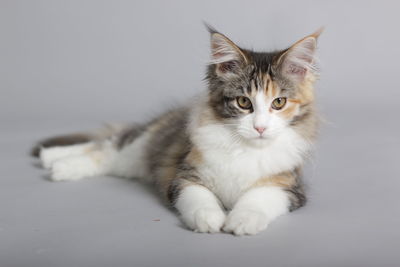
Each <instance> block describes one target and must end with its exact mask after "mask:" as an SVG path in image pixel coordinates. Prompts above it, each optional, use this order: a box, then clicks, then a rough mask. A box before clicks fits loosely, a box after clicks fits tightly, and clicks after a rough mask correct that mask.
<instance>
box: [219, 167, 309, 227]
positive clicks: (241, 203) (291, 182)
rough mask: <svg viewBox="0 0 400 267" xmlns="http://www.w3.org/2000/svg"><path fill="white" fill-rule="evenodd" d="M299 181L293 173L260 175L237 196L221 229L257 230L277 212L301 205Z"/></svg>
mask: <svg viewBox="0 0 400 267" xmlns="http://www.w3.org/2000/svg"><path fill="white" fill-rule="evenodd" d="M298 182H299V181H297V179H296V176H295V174H293V173H285V174H281V175H278V176H274V177H267V178H264V179H260V180H259V181H258V182H257V183H256V184H255V185H254V186H253V187H252V188H250V189H249V190H248V191H247V192H246V193H244V194H243V195H242V196H241V197H240V198H239V200H238V201H237V203H236V204H235V206H234V208H233V209H232V211H231V212H230V213H229V215H228V217H227V220H226V222H225V226H224V231H226V232H232V233H234V234H235V235H253V234H257V233H259V232H260V231H262V230H265V229H266V228H267V226H268V224H269V223H270V222H271V221H272V220H274V219H275V218H277V217H278V216H280V215H282V214H285V213H287V212H289V210H293V209H295V208H298V207H300V206H302V205H303V204H304V201H305V197H304V195H303V194H302V191H300V189H301V188H300V187H299V184H298Z"/></svg>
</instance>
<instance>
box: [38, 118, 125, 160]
mask: <svg viewBox="0 0 400 267" xmlns="http://www.w3.org/2000/svg"><path fill="white" fill-rule="evenodd" d="M124 129H125V126H122V125H110V124H107V125H106V126H105V127H103V128H101V129H99V130H96V131H93V132H88V133H74V134H66V135H58V136H53V137H49V138H45V139H43V140H41V141H39V142H37V143H36V144H35V145H34V146H33V147H32V149H31V151H30V155H31V156H33V157H39V156H40V150H41V149H43V148H49V147H62V146H70V145H77V144H84V143H87V142H91V141H102V140H105V139H107V138H110V137H112V136H114V135H117V134H118V133H120V132H122V131H123V130H124Z"/></svg>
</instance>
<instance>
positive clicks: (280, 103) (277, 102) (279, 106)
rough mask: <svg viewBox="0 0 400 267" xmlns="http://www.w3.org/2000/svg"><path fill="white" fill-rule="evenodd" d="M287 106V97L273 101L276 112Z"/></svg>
mask: <svg viewBox="0 0 400 267" xmlns="http://www.w3.org/2000/svg"><path fill="white" fill-rule="evenodd" d="M285 105H286V97H278V98H275V99H274V101H272V105H271V106H272V108H273V109H276V110H280V109H282V108H283V107H284V106H285Z"/></svg>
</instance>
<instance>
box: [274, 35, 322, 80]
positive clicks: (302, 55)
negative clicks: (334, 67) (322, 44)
mask: <svg viewBox="0 0 400 267" xmlns="http://www.w3.org/2000/svg"><path fill="white" fill-rule="evenodd" d="M321 32H322V28H321V29H320V30H318V31H317V32H315V33H313V34H311V35H309V36H307V37H305V38H303V39H301V40H300V41H298V42H296V43H295V44H294V45H292V46H291V47H290V48H289V49H287V50H286V51H285V52H284V53H283V54H282V55H281V56H280V57H279V59H278V60H277V65H278V69H279V70H280V72H281V73H282V75H284V76H286V77H288V78H289V79H291V80H294V81H296V82H301V81H303V80H304V78H305V76H306V75H307V74H311V75H314V76H316V75H317V74H318V73H317V68H316V61H317V59H316V57H315V52H316V50H317V38H318V36H319V35H320V34H321Z"/></svg>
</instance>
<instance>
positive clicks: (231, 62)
mask: <svg viewBox="0 0 400 267" xmlns="http://www.w3.org/2000/svg"><path fill="white" fill-rule="evenodd" d="M208 30H209V32H210V35H211V36H210V37H211V40H210V41H211V62H210V64H214V65H216V68H215V72H216V74H217V75H218V76H226V75H231V74H237V73H238V72H239V71H240V69H241V68H242V67H243V66H244V65H246V64H247V62H248V59H247V57H246V55H245V53H244V52H243V51H242V50H241V49H240V48H239V47H238V46H237V45H235V43H234V42H232V41H231V40H230V39H229V38H228V37H226V36H225V35H223V34H221V33H219V32H217V31H216V30H214V29H213V28H211V27H209V26H208Z"/></svg>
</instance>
